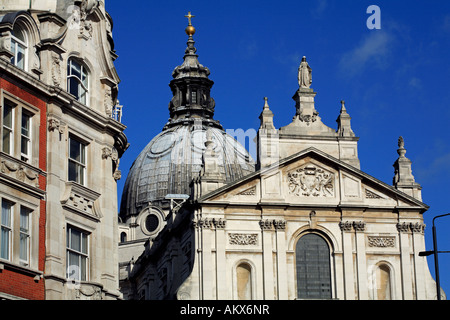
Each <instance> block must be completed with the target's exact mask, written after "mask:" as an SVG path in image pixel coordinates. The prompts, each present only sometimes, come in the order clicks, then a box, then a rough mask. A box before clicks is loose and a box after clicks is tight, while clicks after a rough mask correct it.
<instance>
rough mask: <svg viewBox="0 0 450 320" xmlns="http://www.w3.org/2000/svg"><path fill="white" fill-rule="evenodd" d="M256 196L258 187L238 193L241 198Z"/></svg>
mask: <svg viewBox="0 0 450 320" xmlns="http://www.w3.org/2000/svg"><path fill="white" fill-rule="evenodd" d="M255 194H256V186H253V187H251V188H248V189H246V190H244V191H242V192H240V193H238V195H239V196H254V195H255Z"/></svg>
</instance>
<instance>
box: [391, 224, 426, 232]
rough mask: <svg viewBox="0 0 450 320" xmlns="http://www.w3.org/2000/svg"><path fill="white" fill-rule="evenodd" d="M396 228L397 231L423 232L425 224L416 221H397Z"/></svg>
mask: <svg viewBox="0 0 450 320" xmlns="http://www.w3.org/2000/svg"><path fill="white" fill-rule="evenodd" d="M397 230H398V232H409V231H411V232H418V233H424V232H425V224H423V223H420V222H416V223H412V222H409V223H408V222H402V223H400V222H399V223H397Z"/></svg>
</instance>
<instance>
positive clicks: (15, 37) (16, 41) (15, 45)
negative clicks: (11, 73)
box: [11, 21, 29, 71]
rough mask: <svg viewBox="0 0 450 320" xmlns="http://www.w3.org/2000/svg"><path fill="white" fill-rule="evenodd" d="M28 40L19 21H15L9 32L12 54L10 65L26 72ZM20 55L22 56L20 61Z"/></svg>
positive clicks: (26, 33)
mask: <svg viewBox="0 0 450 320" xmlns="http://www.w3.org/2000/svg"><path fill="white" fill-rule="evenodd" d="M19 32H20V33H21V36H22V37H23V39H20V38H19V34H18V33H19ZM28 39H29V36H28V32H27V30H26V28H24V26H23V25H22V24H21V23H20V22H19V21H16V23H14V27H13V29H12V31H11V52H12V54H13V56H12V57H11V63H12V64H13V65H15V66H16V67H18V68H20V69H22V70H24V71H28V60H29V58H28V48H29V40H28ZM20 55H22V58H21V59H20Z"/></svg>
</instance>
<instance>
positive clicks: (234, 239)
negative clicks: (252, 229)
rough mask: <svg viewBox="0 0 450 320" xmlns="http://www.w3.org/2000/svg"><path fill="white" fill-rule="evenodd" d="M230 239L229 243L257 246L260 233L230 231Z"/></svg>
mask: <svg viewBox="0 0 450 320" xmlns="http://www.w3.org/2000/svg"><path fill="white" fill-rule="evenodd" d="M228 240H229V243H230V244H233V245H240V246H256V245H257V244H258V235H257V234H247V233H229V234H228Z"/></svg>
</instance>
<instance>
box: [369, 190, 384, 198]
mask: <svg viewBox="0 0 450 320" xmlns="http://www.w3.org/2000/svg"><path fill="white" fill-rule="evenodd" d="M365 194H366V199H383V198H382V197H380V196H379V195H377V194H376V193H374V192H372V191H370V190H367V189H366V190H365Z"/></svg>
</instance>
